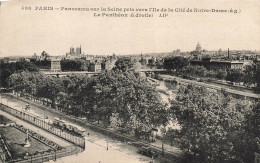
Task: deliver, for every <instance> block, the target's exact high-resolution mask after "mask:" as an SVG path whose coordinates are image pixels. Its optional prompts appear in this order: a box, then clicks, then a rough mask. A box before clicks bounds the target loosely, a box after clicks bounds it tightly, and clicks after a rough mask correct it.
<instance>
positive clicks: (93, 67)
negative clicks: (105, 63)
mask: <svg viewBox="0 0 260 163" xmlns="http://www.w3.org/2000/svg"><path fill="white" fill-rule="evenodd" d="M101 70H102V68H101V63H100V62H92V63H90V64H89V71H90V72H100V71H101Z"/></svg>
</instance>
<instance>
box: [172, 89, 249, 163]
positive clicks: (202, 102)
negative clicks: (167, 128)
mask: <svg viewBox="0 0 260 163" xmlns="http://www.w3.org/2000/svg"><path fill="white" fill-rule="evenodd" d="M250 106H251V103H250V102H248V101H242V100H237V99H234V98H232V97H230V96H224V95H223V94H220V93H215V92H210V91H208V90H207V89H206V88H204V87H197V86H194V85H188V86H187V87H181V88H180V89H179V91H178V94H177V97H176V101H173V102H172V107H171V111H172V112H173V116H174V118H177V120H178V123H179V124H180V126H181V130H180V131H179V132H176V138H175V140H176V141H177V142H178V143H179V145H180V147H181V148H182V149H187V150H188V151H189V152H193V153H194V155H193V159H196V160H197V161H198V162H224V161H235V162H241V159H240V157H239V156H238V155H237V153H235V152H234V151H233V149H234V147H235V145H234V143H235V142H237V141H239V139H238V137H239V135H240V133H241V132H242V127H243V125H244V123H245V120H246V118H245V115H246V113H247V112H248V111H250V110H251V107H250Z"/></svg>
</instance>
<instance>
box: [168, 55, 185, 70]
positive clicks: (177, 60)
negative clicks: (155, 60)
mask: <svg viewBox="0 0 260 163" xmlns="http://www.w3.org/2000/svg"><path fill="white" fill-rule="evenodd" d="M188 64H189V62H188V59H187V58H183V57H171V58H165V59H164V63H163V68H165V69H167V70H176V71H177V72H180V71H181V70H182V69H183V68H184V67H186V66H187V65H188Z"/></svg>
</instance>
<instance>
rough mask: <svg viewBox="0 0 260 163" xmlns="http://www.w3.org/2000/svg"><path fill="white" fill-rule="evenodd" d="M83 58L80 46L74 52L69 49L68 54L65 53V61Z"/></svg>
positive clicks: (72, 48)
mask: <svg viewBox="0 0 260 163" xmlns="http://www.w3.org/2000/svg"><path fill="white" fill-rule="evenodd" d="M82 56H83V54H82V51H81V45H80V46H79V47H76V50H75V48H74V47H71V48H70V52H68V53H66V58H67V59H76V58H81V57H82Z"/></svg>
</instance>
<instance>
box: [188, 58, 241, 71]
mask: <svg viewBox="0 0 260 163" xmlns="http://www.w3.org/2000/svg"><path fill="white" fill-rule="evenodd" d="M190 64H191V65H198V66H204V67H205V68H207V69H208V70H218V69H222V70H225V69H240V70H242V69H243V66H244V63H243V62H240V61H220V60H211V59H210V58H205V59H202V60H191V61H190Z"/></svg>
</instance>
